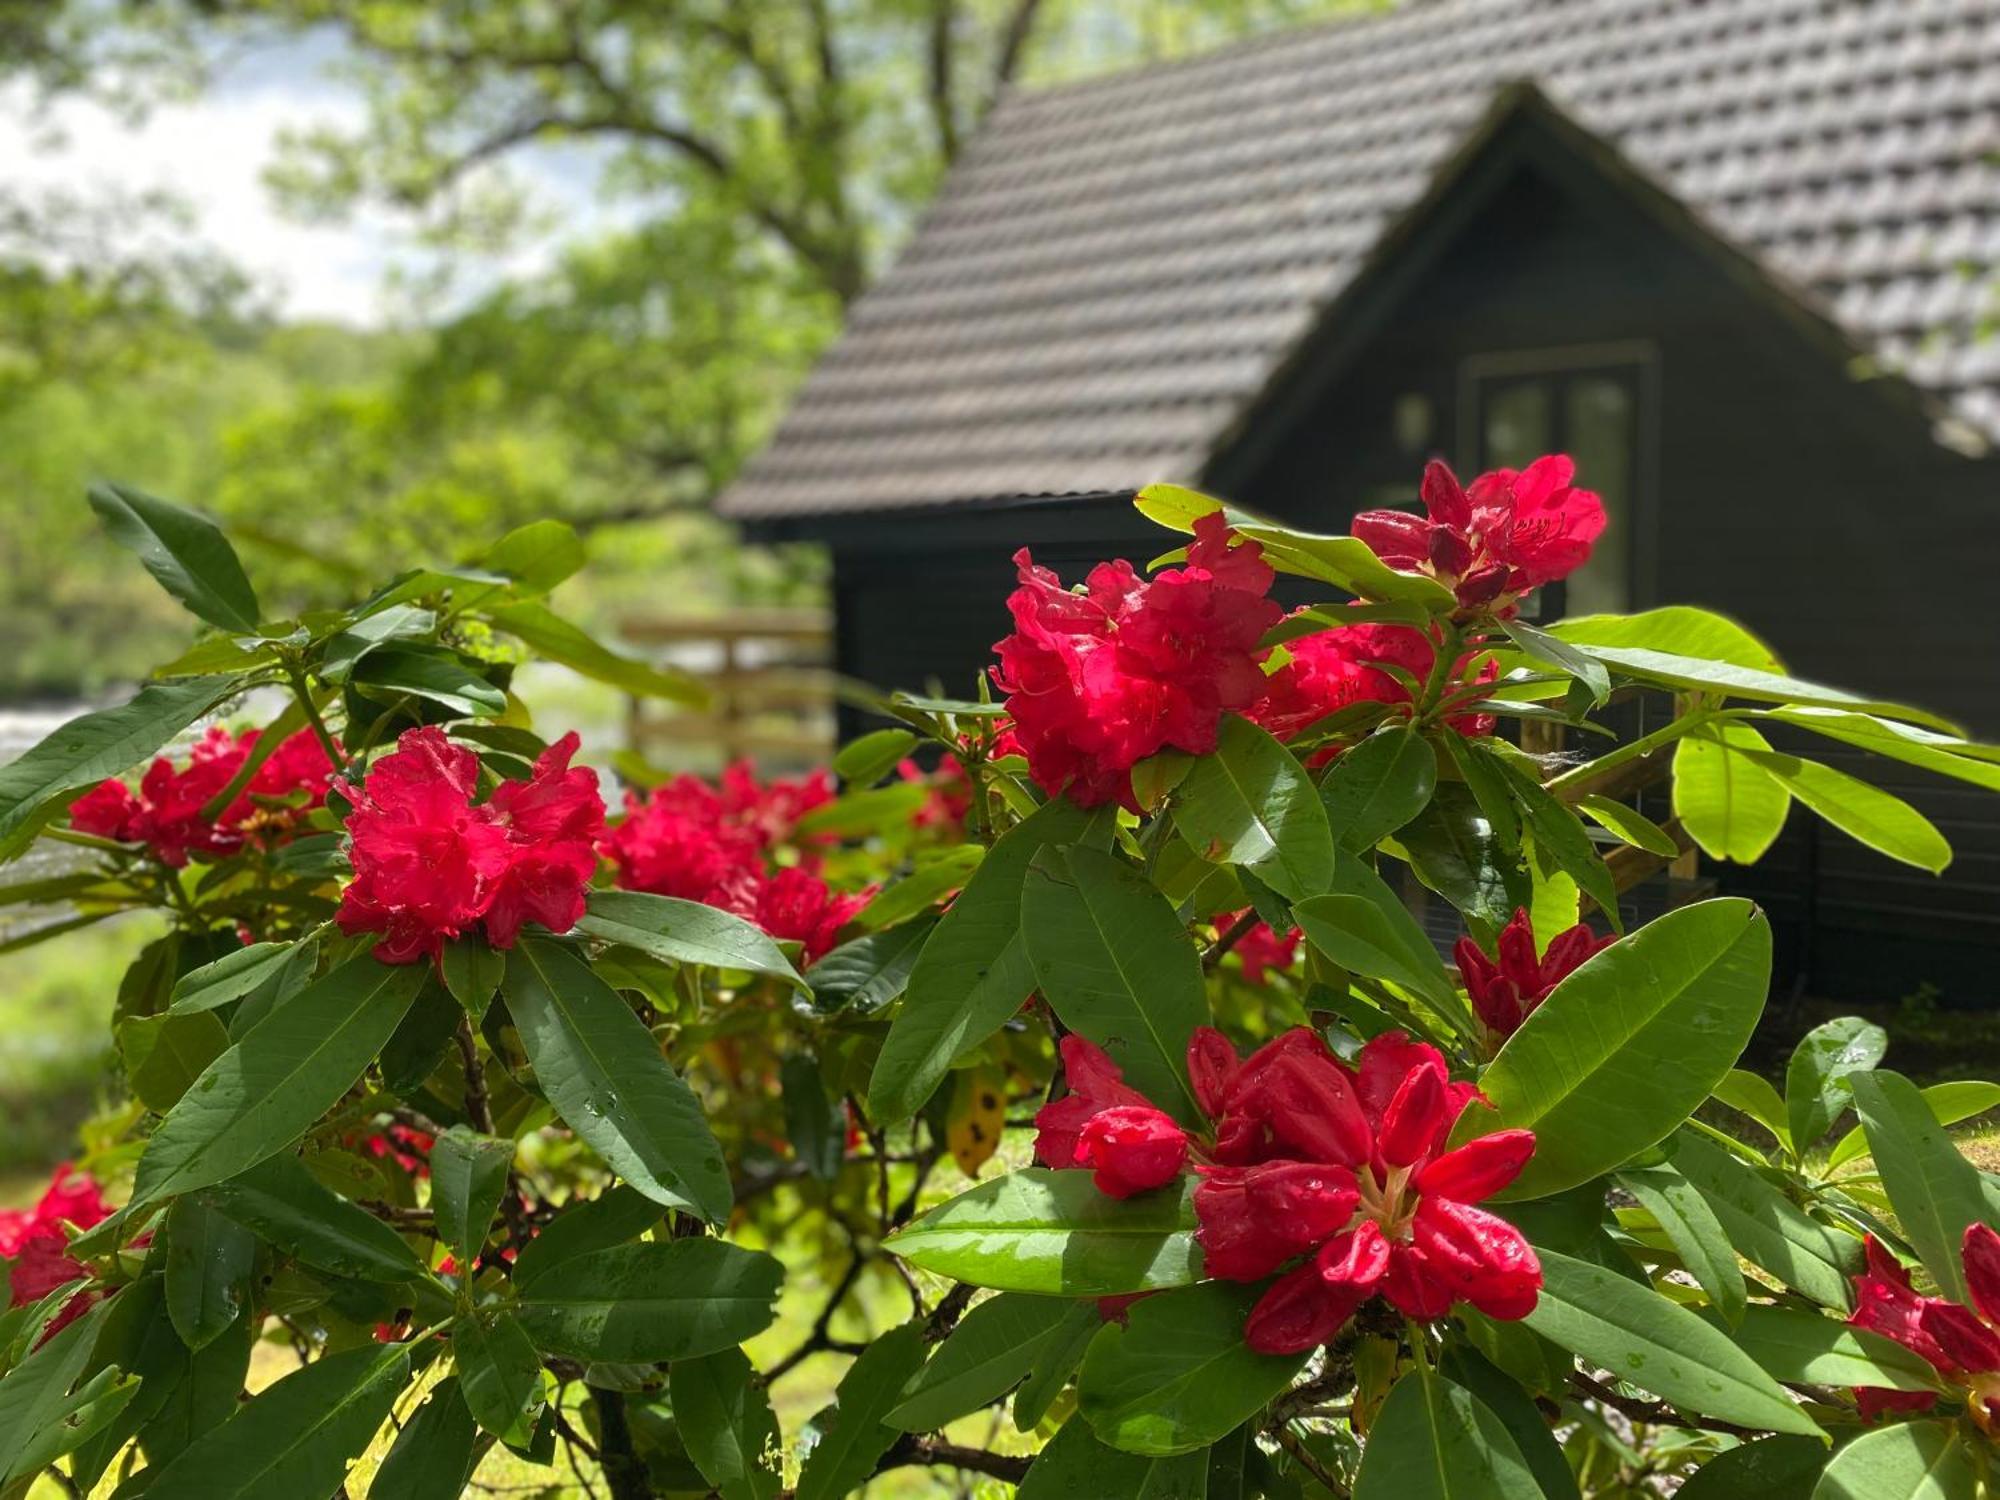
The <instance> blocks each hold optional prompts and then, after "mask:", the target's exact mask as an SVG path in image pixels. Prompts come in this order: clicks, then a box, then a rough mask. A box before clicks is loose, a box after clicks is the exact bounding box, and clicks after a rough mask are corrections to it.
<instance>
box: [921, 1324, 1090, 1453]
mask: <svg viewBox="0 0 2000 1500" xmlns="http://www.w3.org/2000/svg"><path fill="white" fill-rule="evenodd" d="M1074 1306H1075V1304H1074V1303H1071V1302H1068V1301H1065V1300H1064V1299H1062V1298H1060V1297H1028V1296H1023V1295H1021V1294H1020V1293H1018V1292H1003V1293H1001V1294H1000V1295H999V1296H997V1297H993V1298H989V1299H988V1300H987V1301H985V1302H982V1303H980V1304H979V1305H978V1306H977V1307H975V1308H973V1309H972V1311H970V1312H968V1313H967V1314H966V1315H965V1316H964V1317H963V1318H962V1319H960V1320H959V1324H958V1326H957V1327H956V1328H954V1329H953V1330H952V1331H951V1336H950V1337H949V1338H947V1339H946V1340H945V1341H944V1342H943V1343H942V1344H940V1345H939V1346H938V1349H937V1352H936V1353H935V1354H933V1355H932V1356H931V1358H930V1360H929V1362H928V1363H926V1364H925V1365H924V1367H923V1369H922V1370H920V1371H918V1372H917V1374H916V1375H915V1376H914V1377H913V1378H912V1379H911V1380H910V1382H909V1383H908V1384H907V1385H906V1386H904V1387H903V1391H902V1400H901V1401H900V1402H898V1404H897V1405H896V1407H895V1408H894V1409H893V1410H892V1411H890V1412H889V1414H888V1415H887V1417H885V1418H884V1420H885V1421H887V1422H888V1423H889V1425H890V1426H892V1427H900V1428H901V1429H903V1430H904V1431H905V1432H930V1431H933V1430H935V1429H937V1428H941V1427H943V1426H944V1425H945V1423H947V1422H950V1421H953V1420H955V1419H956V1418H959V1417H962V1416H964V1415H965V1414H966V1413H967V1412H973V1411H977V1410H979V1408H980V1407H982V1406H990V1405H992V1403H994V1402H995V1401H998V1400H999V1399H1000V1398H1001V1397H1002V1396H1004V1395H1006V1394H1007V1392H1009V1391H1011V1390H1012V1389H1014V1387H1015V1386H1017V1385H1019V1384H1020V1383H1021V1382H1022V1381H1023V1380H1024V1379H1026V1378H1027V1376H1028V1374H1029V1372H1030V1371H1032V1370H1033V1369H1034V1368H1035V1366H1036V1365H1037V1364H1038V1363H1039V1362H1040V1361H1041V1358H1042V1354H1043V1350H1044V1348H1045V1346H1046V1345H1047V1344H1048V1342H1049V1340H1050V1339H1052V1338H1054V1337H1056V1335H1057V1334H1058V1333H1060V1332H1061V1331H1063V1325H1064V1323H1065V1322H1066V1321H1067V1319H1068V1317H1069V1314H1070V1312H1071V1310H1072V1309H1073V1308H1074Z"/></svg>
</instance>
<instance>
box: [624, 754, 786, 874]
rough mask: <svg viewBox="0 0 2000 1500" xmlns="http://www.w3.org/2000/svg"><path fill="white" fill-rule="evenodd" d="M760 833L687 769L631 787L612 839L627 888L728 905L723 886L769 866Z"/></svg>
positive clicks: (757, 872)
mask: <svg viewBox="0 0 2000 1500" xmlns="http://www.w3.org/2000/svg"><path fill="white" fill-rule="evenodd" d="M762 849H763V846H762V844H761V843H760V841H759V838H758V835H757V834H756V833H755V832H754V831H753V830H751V829H749V828H747V827H745V826H743V825H742V824H740V823H737V822H733V821H731V820H730V819H729V818H728V816H727V813H726V810H725V809H724V807H723V803H722V796H721V794H720V793H718V792H717V791H716V790H715V788H713V787H711V786H710V785H709V784H708V783H707V782H705V781H703V780H702V779H701V778H700V777H699V776H692V775H686V774H683V775H680V776H676V777H675V778H674V779H673V780H672V781H669V782H665V783H663V784H662V785H660V786H656V787H654V788H653V790H652V791H651V792H649V793H647V794H646V795H645V796H643V797H642V796H640V795H639V794H638V793H636V792H629V791H628V792H627V793H626V794H625V816H624V818H623V819H622V820H620V822H619V823H618V825H617V826H616V827H615V828H613V829H612V830H611V832H610V834H609V835H608V836H607V837H606V838H605V841H604V853H605V854H606V855H608V856H609V857H610V859H611V861H612V863H613V864H615V865H616V866H617V867H618V883H619V885H621V886H623V887H624V888H625V889H627V890H631V891H649V892H651V893H652V894H653V895H656V896H673V897H677V898H678V899H680V900H682V901H700V902H703V903H705V904H707V905H710V906H719V905H721V904H722V892H723V891H724V890H725V889H726V888H727V887H729V886H730V885H731V884H732V883H733V882H735V881H736V880H737V879H738V877H740V876H742V875H745V874H751V875H756V874H761V873H762V871H763V854H762Z"/></svg>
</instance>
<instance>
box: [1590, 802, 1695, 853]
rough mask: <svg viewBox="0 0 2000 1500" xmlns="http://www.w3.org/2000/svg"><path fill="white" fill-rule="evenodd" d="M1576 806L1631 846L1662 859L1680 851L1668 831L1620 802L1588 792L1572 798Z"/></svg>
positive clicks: (1601, 826) (1593, 820) (1679, 847)
mask: <svg viewBox="0 0 2000 1500" xmlns="http://www.w3.org/2000/svg"><path fill="white" fill-rule="evenodd" d="M1576 810H1577V811H1578V812H1580V813H1583V814H1585V815H1587V816H1588V817H1589V818H1590V820H1591V821H1592V822H1594V823H1596V824H1597V825H1598V826H1599V827H1600V828H1608V829H1609V830H1610V831H1611V832H1612V833H1614V834H1616V835H1617V836H1618V839H1619V841H1620V842H1622V843H1626V844H1630V845H1631V846H1632V847H1633V848H1634V849H1644V850H1645V851H1646V852H1647V853H1648V854H1657V855H1659V856H1660V858H1662V859H1672V858H1674V856H1676V855H1677V854H1679V853H1680V852H1681V846H1680V845H1679V844H1678V843H1676V842H1675V841H1674V836H1673V835H1672V834H1670V833H1668V832H1667V831H1666V829H1664V828H1662V827H1661V826H1660V825H1659V824H1658V823H1655V822H1654V821H1653V820H1652V819H1651V818H1649V817H1647V816H1646V815H1645V814H1644V813H1642V812H1640V811H1638V810H1637V809H1636V808H1631V807H1627V806H1626V805H1625V804H1624V803H1623V802H1619V801H1616V800H1614V799H1613V798H1610V797H1604V796H1600V795H1598V794H1597V793H1596V792H1592V793H1590V794H1589V795H1588V796H1585V797H1579V798H1577V799H1576Z"/></svg>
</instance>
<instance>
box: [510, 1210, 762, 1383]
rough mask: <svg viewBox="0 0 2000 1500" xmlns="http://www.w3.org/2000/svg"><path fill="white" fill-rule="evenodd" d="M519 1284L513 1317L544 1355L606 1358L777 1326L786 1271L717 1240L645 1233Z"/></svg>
mask: <svg viewBox="0 0 2000 1500" xmlns="http://www.w3.org/2000/svg"><path fill="white" fill-rule="evenodd" d="M561 1265H562V1274H561V1275H560V1276H552V1275H549V1274H548V1273H547V1272H546V1271H544V1272H543V1273H542V1274H541V1275H538V1276H537V1277H536V1278H535V1279H534V1280H533V1281H532V1282H531V1283H529V1284H528V1285H526V1286H524V1287H521V1288H519V1291H520V1301H519V1303H518V1305H517V1306H516V1308H515V1316H517V1317H518V1318H519V1319H520V1320H521V1326H522V1327H523V1328H525V1329H527V1330H528V1335H529V1337H531V1338H532V1339H533V1340H534V1341H535V1346H536V1347H537V1348H539V1349H541V1350H542V1351H543V1352H544V1353H548V1354H560V1355H567V1356H569V1357H570V1358H572V1359H585V1360H596V1361H600V1362H609V1363H614V1364H616V1363H625V1362H636V1363H640V1364H652V1363H654V1362H655V1361H659V1360H671V1359H691V1358H694V1357H696V1356H698V1355H703V1354H713V1353H715V1352H716V1351H717V1350H719V1349H728V1348H731V1347H733V1346H735V1345H737V1344H741V1343H742V1342H743V1341H744V1340H745V1339H748V1338H750V1337H751V1336H752V1335H754V1334H757V1333H761V1332H762V1331H763V1330H764V1329H765V1328H768V1327H769V1326H770V1323H771V1318H772V1313H773V1304H774V1302H775V1300H776V1298H777V1295H778V1287H779V1284H780V1283H781V1282H782V1281H783V1280H784V1279H785V1272H784V1268H783V1267H782V1266H780V1265H779V1264H778V1263H777V1261H775V1260H773V1259H772V1258H771V1257H770V1256H768V1255H765V1254H764V1253H762V1252H761V1251H754V1250H744V1249H741V1248H740V1247H738V1246H736V1245H730V1244H725V1243H724V1242H723V1241H721V1240H716V1239H685V1240H670V1241H668V1242H666V1243H664V1244H661V1243H659V1242H657V1241H652V1240H646V1241H641V1242H640V1243H638V1244H633V1245H616V1246H613V1247H612V1248H611V1249H608V1250H590V1251H585V1252H584V1253H583V1254H580V1255H573V1256H568V1257H566V1258H564V1260H563V1261H562V1263H561Z"/></svg>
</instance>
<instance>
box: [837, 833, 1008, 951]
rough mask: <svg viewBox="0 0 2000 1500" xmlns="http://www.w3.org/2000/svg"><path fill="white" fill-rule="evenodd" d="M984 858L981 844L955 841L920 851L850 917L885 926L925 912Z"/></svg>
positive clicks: (957, 887)
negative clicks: (912, 864)
mask: <svg viewBox="0 0 2000 1500" xmlns="http://www.w3.org/2000/svg"><path fill="white" fill-rule="evenodd" d="M985 858H986V846H985V845H983V844H958V845H954V846H953V847H950V848H947V849H941V850H939V851H937V852H936V853H926V854H921V855H919V856H918V857H917V862H916V866H915V868H914V869H912V870H911V871H910V873H909V874H908V875H905V876H904V877H903V878H902V879H901V880H898V881H895V882H893V883H892V884H890V885H888V886H887V887H885V888H884V889H882V890H881V891H879V892H877V893H876V894H875V895H874V896H873V897H871V898H870V900H869V902H868V904H867V905H866V906H864V907H862V908H861V910H860V911H859V912H857V913H855V917H854V920H855V922H856V924H857V925H859V926H862V927H871V928H872V927H889V926H892V925H894V924H896V923H898V922H904V921H907V920H908V919H909V918H911V917H914V916H917V915H918V914H919V913H922V912H927V911H929V910H930V909H931V908H932V907H933V906H935V905H937V903H938V901H939V899H940V898H942V897H944V896H946V895H948V894H950V893H951V892H952V891H957V890H962V889H964V887H965V883H966V881H968V880H970V879H971V878H972V872H973V871H974V870H976V869H978V868H979V866H980V864H981V862H982V861H984V859H985ZM814 980H815V982H817V980H818V976H817V975H815V976H814Z"/></svg>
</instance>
